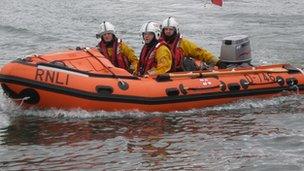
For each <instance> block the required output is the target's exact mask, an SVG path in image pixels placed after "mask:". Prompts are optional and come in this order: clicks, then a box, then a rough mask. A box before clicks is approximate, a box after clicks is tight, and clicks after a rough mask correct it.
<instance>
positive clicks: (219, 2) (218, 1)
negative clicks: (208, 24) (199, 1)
mask: <svg viewBox="0 0 304 171" xmlns="http://www.w3.org/2000/svg"><path fill="white" fill-rule="evenodd" d="M211 2H212V3H213V4H215V5H218V6H222V5H223V0H211Z"/></svg>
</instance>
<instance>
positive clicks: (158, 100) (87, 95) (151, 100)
mask: <svg viewBox="0 0 304 171" xmlns="http://www.w3.org/2000/svg"><path fill="white" fill-rule="evenodd" d="M0 81H1V82H5V83H13V84H18V85H23V86H27V87H31V88H36V89H41V90H46V91H49V92H54V93H60V94H65V95H69V96H74V97H79V98H84V99H88V100H98V101H111V102H123V103H136V104H147V105H155V104H168V103H180V102H191V101H199V100H209V99H218V98H231V97H246V96H255V95H261V94H274V93H280V92H282V91H283V90H289V86H284V87H276V88H269V89H256V90H241V91H226V92H213V93H206V94H196V95H183V96H170V97H141V96H125V95H116V94H111V95H109V96H103V95H99V94H98V93H92V92H86V91H81V90H78V89H72V88H66V87H62V86H56V85H51V84H46V83H41V82H37V81H32V80H27V79H23V78H18V77H11V76H4V75H0ZM298 87H299V90H304V85H298Z"/></svg>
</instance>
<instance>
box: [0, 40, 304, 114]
mask: <svg viewBox="0 0 304 171" xmlns="http://www.w3.org/2000/svg"><path fill="white" fill-rule="evenodd" d="M225 43H227V44H229V45H231V44H233V42H226V41H225ZM222 49H225V48H222ZM247 55H248V53H247ZM230 59H231V58H230ZM223 60H224V58H223ZM0 82H1V87H2V89H3V91H4V93H5V94H6V95H7V96H8V97H9V98H12V99H22V100H14V101H16V102H17V103H21V102H22V104H23V106H24V107H37V108H40V109H48V108H58V109H75V108H81V109H85V110H88V111H92V110H105V111H122V110H124V111H128V110H137V111H149V112H151V111H160V112H167V111H181V110H189V109H193V108H203V107H208V106H214V105H219V104H226V103H231V102H233V101H236V100H238V99H241V98H266V97H267V98H269V97H274V96H281V95H287V94H289V92H295V93H302V91H303V89H304V74H303V70H302V69H300V68H297V67H294V66H292V65H290V64H275V65H265V66H243V67H232V68H226V69H216V70H213V69H210V70H197V71H183V72H175V73H167V74H163V75H157V76H144V77H137V76H133V75H132V74H130V73H129V72H127V71H126V70H124V69H121V68H117V67H114V66H113V65H112V64H111V62H110V61H109V60H107V59H106V58H105V57H104V56H102V55H101V54H100V53H99V51H98V49H95V48H91V49H89V48H84V49H78V50H69V51H65V52H60V53H51V54H43V55H32V56H29V57H26V58H22V59H16V60H14V61H11V62H10V63H8V64H6V65H4V66H3V67H2V68H1V71H0Z"/></svg>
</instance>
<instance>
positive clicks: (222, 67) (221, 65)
mask: <svg viewBox="0 0 304 171" xmlns="http://www.w3.org/2000/svg"><path fill="white" fill-rule="evenodd" d="M215 65H216V66H218V67H219V69H225V68H227V63H225V62H223V61H221V60H219V61H217V63H216V64H215Z"/></svg>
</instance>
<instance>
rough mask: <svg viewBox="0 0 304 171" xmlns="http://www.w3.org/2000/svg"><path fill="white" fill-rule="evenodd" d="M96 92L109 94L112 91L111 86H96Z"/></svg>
mask: <svg viewBox="0 0 304 171" xmlns="http://www.w3.org/2000/svg"><path fill="white" fill-rule="evenodd" d="M95 89H96V92H97V93H98V94H100V95H106V96H107V95H111V94H112V93H113V87H111V86H96V88H95Z"/></svg>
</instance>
